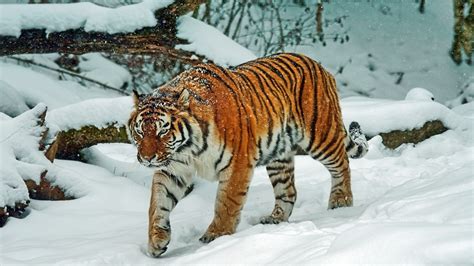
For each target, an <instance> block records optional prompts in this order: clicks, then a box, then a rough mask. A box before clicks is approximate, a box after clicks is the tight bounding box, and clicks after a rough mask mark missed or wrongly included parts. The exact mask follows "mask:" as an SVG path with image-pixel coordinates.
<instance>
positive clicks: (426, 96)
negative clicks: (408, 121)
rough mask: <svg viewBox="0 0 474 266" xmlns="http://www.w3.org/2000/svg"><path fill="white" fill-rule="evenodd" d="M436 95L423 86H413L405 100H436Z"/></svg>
mask: <svg viewBox="0 0 474 266" xmlns="http://www.w3.org/2000/svg"><path fill="white" fill-rule="evenodd" d="M434 99H435V98H434V95H433V93H431V92H430V91H429V90H427V89H423V88H413V89H411V90H409V91H408V93H407V96H405V100H411V101H417V100H418V101H434Z"/></svg>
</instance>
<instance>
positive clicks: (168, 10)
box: [0, 0, 205, 62]
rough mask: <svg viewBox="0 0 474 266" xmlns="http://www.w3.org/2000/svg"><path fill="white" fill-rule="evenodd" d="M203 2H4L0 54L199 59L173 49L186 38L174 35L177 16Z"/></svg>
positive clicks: (1, 18) (179, 0)
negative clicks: (113, 5) (107, 5)
mask: <svg viewBox="0 0 474 266" xmlns="http://www.w3.org/2000/svg"><path fill="white" fill-rule="evenodd" d="M203 2H205V1H204V0H176V1H174V2H172V1H170V0H161V1H156V0H146V1H144V2H142V3H139V4H134V5H128V6H123V7H119V8H105V7H100V6H97V5H95V4H92V3H76V4H42V5H0V13H1V14H2V16H0V55H11V54H23V53H50V52H61V53H71V54H83V53H88V52H108V53H126V54H157V53H159V54H165V55H167V56H170V57H172V58H176V59H179V60H182V61H185V62H195V61H198V60H195V57H192V55H193V54H192V53H189V52H186V51H180V50H175V49H174V46H175V45H176V44H181V43H184V42H185V41H184V40H181V39H179V38H177V37H176V32H177V29H176V18H177V17H179V16H181V15H183V14H186V13H188V12H190V11H192V10H194V9H195V8H196V7H198V6H199V5H200V4H201V3H203ZM196 59H198V58H196Z"/></svg>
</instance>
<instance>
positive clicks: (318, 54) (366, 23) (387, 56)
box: [288, 0, 474, 102]
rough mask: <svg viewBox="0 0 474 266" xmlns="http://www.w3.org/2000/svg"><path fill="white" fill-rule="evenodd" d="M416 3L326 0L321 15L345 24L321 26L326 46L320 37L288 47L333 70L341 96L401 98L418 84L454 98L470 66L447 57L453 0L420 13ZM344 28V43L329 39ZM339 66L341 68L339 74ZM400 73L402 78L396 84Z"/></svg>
mask: <svg viewBox="0 0 474 266" xmlns="http://www.w3.org/2000/svg"><path fill="white" fill-rule="evenodd" d="M416 2H419V1H411V0H399V1H392V0H380V1H330V3H324V13H323V17H324V18H328V19H333V18H336V17H341V16H345V19H344V20H343V24H344V28H340V26H339V25H333V26H330V27H328V28H324V31H325V34H326V36H328V39H327V40H326V43H327V45H326V46H323V45H322V44H321V43H319V42H318V43H316V45H307V46H298V47H296V48H294V49H288V50H289V51H296V52H301V53H303V54H306V55H308V56H311V57H312V58H313V59H315V60H317V61H319V62H321V63H322V65H323V66H324V67H326V68H328V69H329V70H330V72H331V73H333V74H334V75H335V77H336V80H337V83H338V87H339V89H340V91H341V94H342V95H343V96H354V95H359V96H360V95H364V96H369V97H373V98H386V99H397V100H401V99H404V97H405V95H406V93H407V92H408V90H410V89H412V88H415V87H422V88H426V89H429V90H430V91H431V92H432V93H433V94H434V96H435V99H436V100H437V101H440V102H445V101H447V100H450V99H453V98H455V97H456V96H457V95H458V93H459V92H460V91H461V89H462V88H463V84H465V83H466V80H468V79H469V78H471V77H472V76H473V73H474V67H473V66H469V65H467V64H465V63H463V64H462V65H460V66H457V65H456V64H455V63H454V62H453V61H452V59H451V58H450V57H449V49H450V48H451V43H452V40H453V25H454V19H453V1H430V3H429V4H427V5H426V10H425V13H424V14H420V13H419V12H418V5H419V3H416ZM294 15H295V16H297V14H294ZM344 30H347V33H348V35H349V37H350V40H349V41H348V42H345V43H344V44H340V43H339V42H333V41H332V36H334V34H336V33H340V32H341V31H342V32H344ZM341 67H342V68H343V69H342V73H338V72H339V71H340V70H341ZM401 73H403V77H402V78H401V80H400V82H399V84H396V83H397V80H398V79H399V77H400V74H401ZM471 79H472V78H471ZM473 84H474V82H473ZM472 95H474V93H473V94H472Z"/></svg>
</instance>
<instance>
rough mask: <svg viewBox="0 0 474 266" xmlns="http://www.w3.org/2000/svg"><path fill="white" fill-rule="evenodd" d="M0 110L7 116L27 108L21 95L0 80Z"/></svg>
mask: <svg viewBox="0 0 474 266" xmlns="http://www.w3.org/2000/svg"><path fill="white" fill-rule="evenodd" d="M0 98H1V99H2V104H1V105H0V112H1V113H5V114H7V115H9V116H17V115H19V114H21V113H23V112H25V111H26V110H29V108H28V106H27V105H26V103H25V100H23V98H22V97H21V95H20V94H19V93H18V92H17V91H16V90H15V89H14V88H13V87H12V86H10V85H9V84H8V83H6V82H3V81H1V80H0Z"/></svg>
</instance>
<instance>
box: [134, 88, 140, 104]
mask: <svg viewBox="0 0 474 266" xmlns="http://www.w3.org/2000/svg"><path fill="white" fill-rule="evenodd" d="M132 98H133V103H134V104H135V107H137V106H138V103H139V102H140V94H138V91H136V90H133V93H132Z"/></svg>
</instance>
